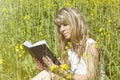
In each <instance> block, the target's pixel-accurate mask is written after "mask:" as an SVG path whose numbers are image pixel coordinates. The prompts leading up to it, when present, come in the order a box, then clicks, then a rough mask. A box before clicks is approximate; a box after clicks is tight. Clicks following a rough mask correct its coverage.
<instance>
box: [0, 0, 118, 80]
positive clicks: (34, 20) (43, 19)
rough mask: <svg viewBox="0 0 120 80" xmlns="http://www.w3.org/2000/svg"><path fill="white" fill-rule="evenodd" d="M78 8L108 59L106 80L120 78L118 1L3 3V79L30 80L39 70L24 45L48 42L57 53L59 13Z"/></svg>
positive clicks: (14, 0)
mask: <svg viewBox="0 0 120 80" xmlns="http://www.w3.org/2000/svg"><path fill="white" fill-rule="evenodd" d="M64 6H69V7H76V8H78V9H79V10H80V11H81V12H82V13H83V14H84V17H85V19H86V21H87V23H88V25H89V27H90V29H91V32H92V35H93V37H94V38H95V39H96V41H97V42H98V43H99V45H100V47H101V49H102V53H103V56H104V59H105V70H106V74H107V78H106V80H119V79H120V1H119V0H0V80H29V79H30V78H32V77H33V76H35V75H36V74H37V73H38V72H39V71H38V70H37V67H36V64H35V63H34V60H33V59H32V57H31V56H30V55H29V54H28V53H27V52H25V51H24V49H23V47H22V43H23V42H24V41H26V40H29V41H31V42H32V43H34V42H36V41H39V40H42V39H45V40H46V41H47V43H48V44H49V47H50V48H51V49H52V51H53V52H54V53H55V54H56V56H58V54H57V49H56V48H57V39H56V27H55V25H54V23H53V20H54V17H55V14H56V11H57V10H58V9H59V8H61V7H64Z"/></svg>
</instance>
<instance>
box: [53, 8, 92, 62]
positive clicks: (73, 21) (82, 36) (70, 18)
mask: <svg viewBox="0 0 120 80" xmlns="http://www.w3.org/2000/svg"><path fill="white" fill-rule="evenodd" d="M54 23H55V25H57V26H58V27H57V31H58V40H59V46H58V50H59V52H60V54H61V58H62V60H63V61H64V63H67V64H70V63H69V61H68V55H67V54H64V55H62V53H63V52H64V51H65V47H66V46H67V43H68V40H66V39H65V38H64V37H63V36H62V34H61V33H60V30H59V26H61V25H62V24H69V25H70V26H71V28H72V32H71V38H70V42H71V43H72V47H73V50H74V52H75V53H76V54H77V55H78V57H79V58H81V56H82V54H83V53H84V51H85V44H86V38H87V37H90V36H91V35H90V30H89V28H88V26H87V24H86V22H85V20H84V18H83V16H82V14H81V13H80V12H79V11H78V10H77V9H75V8H70V7H64V8H62V9H60V10H59V11H58V13H57V15H56V17H55V20H54Z"/></svg>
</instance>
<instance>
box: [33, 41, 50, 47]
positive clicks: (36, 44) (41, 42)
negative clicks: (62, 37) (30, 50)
mask: <svg viewBox="0 0 120 80" xmlns="http://www.w3.org/2000/svg"><path fill="white" fill-rule="evenodd" d="M42 44H46V45H47V43H46V41H45V40H42V41H39V42H36V43H35V44H33V45H31V47H34V46H38V45H42ZM47 47H48V45H47Z"/></svg>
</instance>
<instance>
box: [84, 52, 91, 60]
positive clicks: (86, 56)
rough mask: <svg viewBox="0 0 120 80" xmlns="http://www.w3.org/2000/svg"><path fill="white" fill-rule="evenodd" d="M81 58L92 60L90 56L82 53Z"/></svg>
mask: <svg viewBox="0 0 120 80" xmlns="http://www.w3.org/2000/svg"><path fill="white" fill-rule="evenodd" d="M83 58H84V59H87V58H88V59H90V58H92V56H90V55H88V54H87V53H84V54H83Z"/></svg>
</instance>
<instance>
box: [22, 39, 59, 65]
mask: <svg viewBox="0 0 120 80" xmlns="http://www.w3.org/2000/svg"><path fill="white" fill-rule="evenodd" d="M23 46H24V48H25V49H26V50H27V51H28V52H29V53H30V54H31V56H32V57H34V58H37V59H38V60H39V61H40V63H41V64H42V65H43V67H46V64H45V63H44V61H43V60H42V58H43V56H48V57H49V58H50V59H51V60H52V61H53V63H54V64H56V65H60V62H59V60H58V59H57V58H56V57H55V56H54V54H53V53H52V51H51V50H50V48H49V47H48V45H47V43H46V41H45V40H42V41H39V42H37V43H35V44H31V43H30V42H29V41H25V42H24V43H23Z"/></svg>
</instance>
